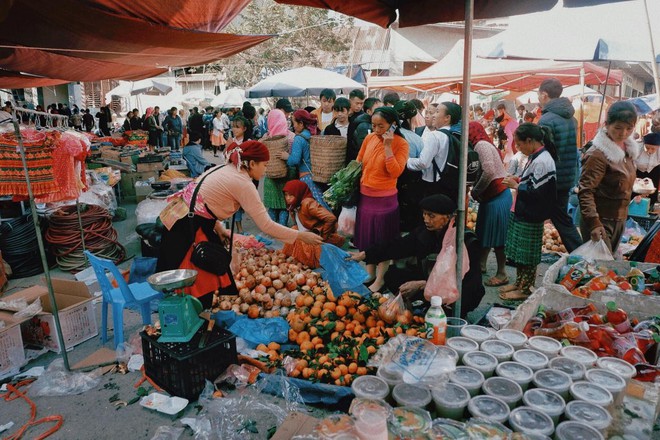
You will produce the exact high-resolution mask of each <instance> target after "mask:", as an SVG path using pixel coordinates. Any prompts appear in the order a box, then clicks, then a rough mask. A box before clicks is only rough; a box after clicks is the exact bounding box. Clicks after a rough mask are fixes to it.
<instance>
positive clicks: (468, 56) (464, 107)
mask: <svg viewBox="0 0 660 440" xmlns="http://www.w3.org/2000/svg"><path fill="white" fill-rule="evenodd" d="M473 18H474V0H465V40H464V45H463V90H462V93H461V143H462V145H461V155H460V157H459V161H458V209H457V211H456V286H457V287H458V300H457V301H456V303H455V305H454V316H455V317H457V318H460V317H461V299H462V296H463V243H464V242H465V205H466V203H465V202H466V195H467V193H466V190H467V188H466V186H467V152H468V131H469V128H470V118H469V115H470V89H471V88H472V87H471V86H472V84H471V78H470V75H471V71H472V21H473Z"/></svg>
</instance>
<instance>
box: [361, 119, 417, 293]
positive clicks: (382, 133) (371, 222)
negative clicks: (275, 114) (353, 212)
mask: <svg viewBox="0 0 660 440" xmlns="http://www.w3.org/2000/svg"><path fill="white" fill-rule="evenodd" d="M371 128H372V130H373V132H372V133H370V134H369V135H367V137H366V138H365V139H364V142H362V147H361V148H360V153H359V154H358V157H357V160H358V162H362V177H361V178H360V201H359V202H358V209H357V217H356V220H355V235H354V237H353V243H354V244H355V246H356V247H357V248H358V249H360V250H361V251H362V250H365V249H367V248H369V247H370V246H372V245H374V244H377V243H382V242H386V241H389V240H392V239H394V238H396V237H398V236H399V203H398V202H397V189H396V181H397V179H398V178H399V176H400V175H401V173H403V170H404V169H405V168H406V161H407V160H408V142H406V140H405V139H404V137H403V135H402V134H401V132H400V131H399V117H398V115H397V113H396V111H395V110H394V109H393V108H391V107H380V108H377V109H376V110H375V111H374V113H373V115H372V116H371ZM389 264H390V263H389V261H384V262H381V263H378V266H376V265H375V264H369V265H367V272H368V273H369V275H370V277H371V279H372V280H373V283H372V284H371V285H370V286H369V289H370V290H371V291H372V292H377V291H379V290H380V289H381V288H382V287H383V286H384V285H385V273H386V272H387V269H388V267H389Z"/></svg>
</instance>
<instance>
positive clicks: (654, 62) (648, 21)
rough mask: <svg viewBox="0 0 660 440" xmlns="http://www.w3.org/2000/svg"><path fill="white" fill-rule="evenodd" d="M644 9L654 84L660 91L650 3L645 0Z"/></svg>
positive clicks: (657, 91)
mask: <svg viewBox="0 0 660 440" xmlns="http://www.w3.org/2000/svg"><path fill="white" fill-rule="evenodd" d="M644 10H645V11H646V24H647V25H648V27H649V40H650V41H651V52H652V53H651V67H652V68H653V84H655V93H660V77H658V63H657V61H658V60H657V59H656V58H655V55H656V53H655V44H654V43H653V31H652V27H651V17H650V14H649V5H648V3H647V2H646V0H644Z"/></svg>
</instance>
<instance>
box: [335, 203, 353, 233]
mask: <svg viewBox="0 0 660 440" xmlns="http://www.w3.org/2000/svg"><path fill="white" fill-rule="evenodd" d="M356 217H357V206H354V207H352V208H347V207H345V206H344V207H343V208H341V213H340V214H339V218H338V219H337V232H339V233H340V234H344V235H346V236H349V237H352V236H353V234H355V218H356Z"/></svg>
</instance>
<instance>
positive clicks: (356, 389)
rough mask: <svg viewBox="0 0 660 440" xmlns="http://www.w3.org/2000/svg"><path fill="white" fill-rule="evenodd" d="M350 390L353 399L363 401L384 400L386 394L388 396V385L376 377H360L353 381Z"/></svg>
mask: <svg viewBox="0 0 660 440" xmlns="http://www.w3.org/2000/svg"><path fill="white" fill-rule="evenodd" d="M351 389H352V390H353V394H355V397H361V398H363V399H382V400H385V399H386V398H387V396H388V394H390V387H389V385H388V384H387V382H385V381H384V380H383V379H381V378H380V377H378V376H370V375H367V376H360V377H358V378H357V379H355V380H354V381H353V384H351Z"/></svg>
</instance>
